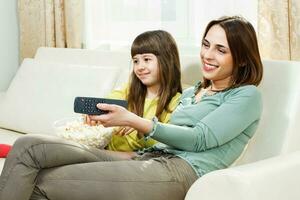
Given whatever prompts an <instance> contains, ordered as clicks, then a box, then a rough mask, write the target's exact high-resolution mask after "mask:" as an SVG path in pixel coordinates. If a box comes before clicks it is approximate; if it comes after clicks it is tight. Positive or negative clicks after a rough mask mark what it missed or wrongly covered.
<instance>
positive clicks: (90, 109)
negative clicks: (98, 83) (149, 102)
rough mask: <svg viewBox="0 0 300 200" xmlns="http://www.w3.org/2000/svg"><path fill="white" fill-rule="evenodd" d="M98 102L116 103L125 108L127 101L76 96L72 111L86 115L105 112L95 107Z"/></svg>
mask: <svg viewBox="0 0 300 200" xmlns="http://www.w3.org/2000/svg"><path fill="white" fill-rule="evenodd" d="M98 103H107V104H116V105H119V106H122V107H124V108H126V109H127V101H125V100H120V99H107V98H96V97H76V98H75V100H74V112H76V113H82V114H88V115H101V114H106V113H107V112H106V111H103V110H100V109H98V108H97V106H96V105H97V104H98Z"/></svg>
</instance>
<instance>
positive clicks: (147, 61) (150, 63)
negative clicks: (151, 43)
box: [132, 53, 160, 87]
mask: <svg viewBox="0 0 300 200" xmlns="http://www.w3.org/2000/svg"><path fill="white" fill-rule="evenodd" d="M132 60H133V71H134V73H135V75H136V76H137V77H138V79H140V81H141V82H142V83H143V84H144V85H146V86H147V87H159V85H160V81H159V76H158V74H159V67H158V61H157V57H156V56H155V55H154V54H152V53H144V54H136V55H135V56H133V58H132Z"/></svg>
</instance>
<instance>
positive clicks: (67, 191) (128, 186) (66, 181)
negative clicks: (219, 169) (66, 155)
mask: <svg viewBox="0 0 300 200" xmlns="http://www.w3.org/2000/svg"><path fill="white" fill-rule="evenodd" d="M182 161H183V160H181V159H180V158H171V159H162V160H160V158H158V159H151V160H147V161H146V160H145V161H134V160H132V161H115V162H93V163H84V164H74V165H68V166H63V167H58V168H52V169H46V170H43V171H41V173H39V176H38V180H37V186H36V188H35V191H34V195H33V196H32V200H36V199H40V196H41V195H43V194H44V195H46V196H47V197H48V198H49V199H55V200H60V199H64V200H68V199H72V200H77V199H78V200H79V199H91V200H93V199H111V200H114V199H125V200H126V199H130V200H135V199H136V200H138V199H145V200H147V199H158V200H159V199H174V200H176V199H178V200H179V199H184V196H185V193H186V191H187V189H188V188H189V186H190V184H191V183H192V182H193V181H194V180H193V177H192V176H191V177H190V179H191V180H190V183H186V182H187V181H186V180H185V178H183V176H185V175H186V176H189V174H188V173H190V171H189V170H192V169H189V168H188V167H189V166H184V167H181V165H186V164H184V163H183V162H185V161H183V162H182ZM177 164H178V165H179V166H176V165H177ZM177 167H179V168H180V167H181V168H180V170H177V169H176V168H177ZM182 171H183V173H186V174H182ZM195 176H196V175H195ZM195 178H196V177H195Z"/></svg>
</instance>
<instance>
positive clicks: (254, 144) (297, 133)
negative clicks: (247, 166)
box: [238, 60, 300, 164]
mask: <svg viewBox="0 0 300 200" xmlns="http://www.w3.org/2000/svg"><path fill="white" fill-rule="evenodd" d="M263 65H264V76H263V80H262V83H261V85H260V86H259V89H260V91H261V93H262V97H263V113H262V118H261V122H260V124H259V127H258V130H257V132H256V133H255V135H254V137H253V138H252V140H251V141H250V143H249V145H248V147H247V149H246V150H245V152H244V154H243V156H242V157H241V158H240V160H239V161H238V164H243V163H249V162H253V161H257V160H262V159H264V158H269V157H272V156H275V155H279V154H283V153H286V152H291V151H295V150H300V142H299V141H300V123H299V122H300V79H299V74H300V62H292V61H274V60H273V61H272V60H264V61H263Z"/></svg>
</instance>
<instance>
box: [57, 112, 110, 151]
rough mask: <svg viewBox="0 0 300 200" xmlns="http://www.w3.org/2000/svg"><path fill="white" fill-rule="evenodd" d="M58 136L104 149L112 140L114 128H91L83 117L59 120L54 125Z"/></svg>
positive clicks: (100, 126) (101, 126) (99, 126)
mask: <svg viewBox="0 0 300 200" xmlns="http://www.w3.org/2000/svg"><path fill="white" fill-rule="evenodd" d="M53 127H54V130H55V133H56V135H58V136H59V137H62V138H64V139H67V140H71V141H74V142H78V143H80V144H84V145H88V146H92V147H96V148H99V149H103V148H104V147H106V146H107V144H108V143H109V142H110V140H111V136H112V133H113V131H114V128H113V127H107V128H106V127H104V126H103V125H99V124H98V125H95V126H90V125H88V124H86V123H84V118H83V117H70V118H64V119H61V120H57V121H55V122H54V124H53Z"/></svg>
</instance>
